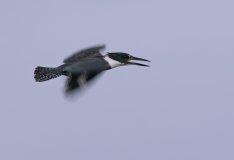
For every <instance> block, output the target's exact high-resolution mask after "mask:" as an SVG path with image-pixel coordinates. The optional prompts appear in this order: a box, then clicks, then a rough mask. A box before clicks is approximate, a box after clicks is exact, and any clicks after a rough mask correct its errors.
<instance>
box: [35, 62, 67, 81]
mask: <svg viewBox="0 0 234 160" xmlns="http://www.w3.org/2000/svg"><path fill="white" fill-rule="evenodd" d="M63 68H64V65H62V66H59V67H57V68H49V67H40V66H38V67H36V68H35V71H34V79H35V81H36V82H43V81H48V80H50V79H53V78H57V77H59V76H61V75H62V74H63Z"/></svg>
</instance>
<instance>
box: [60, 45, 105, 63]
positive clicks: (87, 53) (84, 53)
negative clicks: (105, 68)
mask: <svg viewBox="0 0 234 160" xmlns="http://www.w3.org/2000/svg"><path fill="white" fill-rule="evenodd" d="M105 48H106V46H105V45H99V46H94V47H90V48H86V49H83V50H81V51H78V52H76V53H74V54H72V55H71V56H69V57H68V58H66V59H65V60H64V61H63V63H73V62H77V61H82V60H84V59H86V58H92V57H98V56H103V55H102V54H101V53H100V50H102V49H105Z"/></svg>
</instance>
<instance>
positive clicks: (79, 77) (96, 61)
mask: <svg viewBox="0 0 234 160" xmlns="http://www.w3.org/2000/svg"><path fill="white" fill-rule="evenodd" d="M105 47H106V46H105V45H99V46H94V47H90V48H86V49H83V50H80V51H78V52H76V53H74V54H73V55H71V56H69V57H68V58H66V59H65V60H64V61H63V63H64V64H62V65H61V66H58V67H55V68H51V67H41V66H38V67H36V68H35V71H34V79H35V81H36V82H44V81H47V80H50V79H53V78H57V77H59V76H61V75H64V76H67V77H68V78H67V83H66V86H65V92H66V93H71V92H73V91H74V90H77V89H79V88H80V87H82V86H84V85H85V84H87V82H89V81H90V80H91V79H94V77H95V76H97V75H98V74H99V73H101V72H103V71H106V70H109V69H112V68H115V67H119V66H124V65H138V66H146V67H149V66H148V65H145V64H140V63H136V62H132V61H131V60H139V61H147V62H150V61H148V60H146V59H142V58H137V57H134V56H132V55H130V54H127V53H123V52H112V53H107V54H106V55H102V54H101V53H100V50H103V49H105Z"/></svg>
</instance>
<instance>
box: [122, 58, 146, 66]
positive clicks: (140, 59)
mask: <svg viewBox="0 0 234 160" xmlns="http://www.w3.org/2000/svg"><path fill="white" fill-rule="evenodd" d="M129 60H137V61H146V62H150V61H149V60H146V59H142V58H137V57H130V58H129ZM126 64H128V65H138V66H145V67H149V66H148V65H145V64H141V63H136V62H129V61H128V62H127V63H126Z"/></svg>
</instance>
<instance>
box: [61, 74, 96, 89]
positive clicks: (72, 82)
mask: <svg viewBox="0 0 234 160" xmlns="http://www.w3.org/2000/svg"><path fill="white" fill-rule="evenodd" d="M98 74H99V73H96V74H90V73H88V72H84V73H82V74H80V75H79V76H76V75H70V76H69V78H68V79H67V84H66V88H65V89H66V90H65V91H66V94H68V93H71V92H73V91H74V90H77V89H80V88H84V87H85V86H86V85H87V83H88V82H89V81H90V80H91V79H94V77H96V76H97V75H98Z"/></svg>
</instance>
